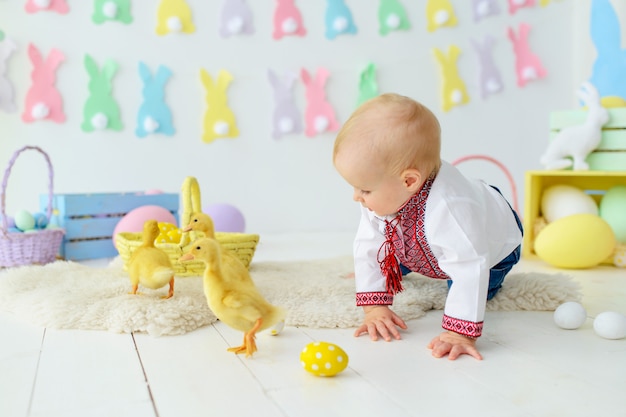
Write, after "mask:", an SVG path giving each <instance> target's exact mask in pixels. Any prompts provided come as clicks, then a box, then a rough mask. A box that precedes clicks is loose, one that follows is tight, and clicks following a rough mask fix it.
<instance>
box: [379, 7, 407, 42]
mask: <svg viewBox="0 0 626 417" xmlns="http://www.w3.org/2000/svg"><path fill="white" fill-rule="evenodd" d="M410 27H411V24H410V23H409V18H408V17H407V14H406V10H405V9H404V6H403V5H402V3H400V1H399V0H380V5H379V6H378V32H379V33H380V34H381V35H383V36H385V35H387V34H388V33H390V32H392V31H394V30H408V29H409V28H410Z"/></svg>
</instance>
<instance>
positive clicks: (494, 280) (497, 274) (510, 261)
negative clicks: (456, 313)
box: [400, 209, 524, 300]
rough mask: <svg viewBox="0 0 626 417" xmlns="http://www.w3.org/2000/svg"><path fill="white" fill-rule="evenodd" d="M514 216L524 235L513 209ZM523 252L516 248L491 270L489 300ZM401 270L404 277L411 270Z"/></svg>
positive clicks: (404, 267)
mask: <svg viewBox="0 0 626 417" xmlns="http://www.w3.org/2000/svg"><path fill="white" fill-rule="evenodd" d="M511 211H512V212H513V215H514V216H515V221H516V222H517V226H518V227H519V230H520V231H521V232H522V234H524V229H523V228H522V222H521V221H520V219H519V217H518V215H517V213H516V212H515V210H513V209H511ZM521 250H522V245H519V246H518V247H516V248H515V249H514V250H513V252H511V253H510V254H509V255H508V256H507V257H506V258H504V259H503V260H501V261H500V262H498V264H497V265H495V266H493V267H492V268H491V269H490V270H489V287H488V290H487V300H491V299H492V298H493V297H494V296H495V295H496V294H497V293H498V291H499V290H500V288H502V283H503V282H504V278H505V277H506V275H507V274H508V273H509V272H510V271H511V269H513V266H515V264H516V263H518V262H519V259H520V254H521ZM400 269H401V270H402V275H406V274H408V273H409V272H411V270H410V269H409V268H407V267H406V266H404V265H402V264H400ZM451 286H452V280H451V279H449V280H448V289H449V288H450V287H451Z"/></svg>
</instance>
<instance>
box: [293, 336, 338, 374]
mask: <svg viewBox="0 0 626 417" xmlns="http://www.w3.org/2000/svg"><path fill="white" fill-rule="evenodd" d="M300 363H301V364H302V367H303V368H304V369H305V370H307V371H308V372H310V373H312V374H313V375H316V376H334V375H337V374H338V373H339V372H341V371H343V370H344V369H346V367H347V366H348V355H347V354H346V352H344V350H343V349H342V348H340V347H339V346H337V345H335V344H334V343H328V342H311V343H309V344H308V345H306V346H305V347H304V349H302V352H300Z"/></svg>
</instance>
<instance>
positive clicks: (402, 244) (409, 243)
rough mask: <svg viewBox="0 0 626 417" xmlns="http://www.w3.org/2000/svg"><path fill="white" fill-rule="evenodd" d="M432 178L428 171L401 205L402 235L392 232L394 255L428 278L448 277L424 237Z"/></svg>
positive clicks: (408, 266)
mask: <svg viewBox="0 0 626 417" xmlns="http://www.w3.org/2000/svg"><path fill="white" fill-rule="evenodd" d="M434 180H435V175H431V176H430V177H429V178H428V179H427V180H426V182H424V185H423V186H422V188H421V189H420V190H419V191H418V192H417V193H415V195H414V196H413V197H411V199H410V200H409V201H408V202H407V203H406V204H405V205H404V207H402V209H400V212H399V213H398V215H399V216H400V227H401V228H402V235H403V237H404V239H400V237H399V236H398V233H394V234H393V237H394V238H395V239H394V242H393V243H394V246H395V248H396V251H395V252H396V255H397V256H398V259H399V260H400V262H401V263H402V265H404V266H406V267H407V268H409V269H410V270H411V271H413V272H417V273H419V274H422V275H424V276H427V277H429V278H438V279H449V278H450V277H449V276H448V275H447V274H446V273H445V272H443V271H442V270H441V268H439V263H438V262H437V258H436V257H435V255H434V254H433V252H432V251H431V250H430V246H429V245H428V241H427V240H426V231H425V221H424V217H425V213H426V200H427V199H428V194H429V193H430V189H431V187H432V185H433V181H434Z"/></svg>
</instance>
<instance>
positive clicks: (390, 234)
mask: <svg viewBox="0 0 626 417" xmlns="http://www.w3.org/2000/svg"><path fill="white" fill-rule="evenodd" d="M392 223H393V222H389V221H386V220H385V237H386V240H385V242H384V243H383V245H382V246H381V247H380V249H379V250H378V264H379V265H380V270H381V272H382V273H383V276H384V277H385V279H386V283H385V284H386V290H387V292H388V293H389V294H396V293H399V292H401V291H402V290H403V289H404V288H402V270H401V269H400V264H399V263H398V258H396V248H395V247H394V246H393V238H394V236H395V234H396V228H395V227H394V225H393V224H392ZM381 252H382V259H381Z"/></svg>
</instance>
